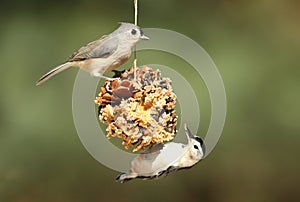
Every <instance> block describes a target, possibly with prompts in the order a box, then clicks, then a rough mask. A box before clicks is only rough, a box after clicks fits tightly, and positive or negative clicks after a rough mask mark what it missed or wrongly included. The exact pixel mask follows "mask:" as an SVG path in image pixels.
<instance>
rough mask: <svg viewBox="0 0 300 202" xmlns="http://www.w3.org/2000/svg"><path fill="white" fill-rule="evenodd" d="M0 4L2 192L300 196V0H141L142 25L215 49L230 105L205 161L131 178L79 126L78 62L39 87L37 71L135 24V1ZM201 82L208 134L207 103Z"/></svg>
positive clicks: (176, 63)
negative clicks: (103, 157)
mask: <svg viewBox="0 0 300 202" xmlns="http://www.w3.org/2000/svg"><path fill="white" fill-rule="evenodd" d="M0 11H1V12H0V61H1V68H0V72H1V74H0V95H1V98H0V201H1V202H37V201H44V202H48V201H49V202H50V201H51V202H52V201H57V202H62V201H64V202H65V201H72V202H75V201H76V202H77V201H78V202H81V201H167V200H168V201H222V202H223V201H224V202H235V201H238V202H239V201H251V202H252V201H272V202H274V201H299V198H300V194H299V187H300V173H299V170H300V162H299V152H300V149H299V141H300V136H299V135H300V126H299V125H300V124H299V120H300V116H299V113H300V105H299V101H300V94H299V90H300V88H299V87H300V79H299V76H300V69H299V64H300V62H299V53H300V26H299V19H300V2H299V1H297V0H260V1H258V0H254V1H244V0H240V1H238V0H230V1H221V0H210V1H199V0H188V1H183V0H164V1H158V0H144V1H140V5H139V25H140V26H142V27H155V28H165V29H170V30H174V31H177V32H179V33H182V34H185V35H187V36H188V37H190V38H192V39H193V40H195V41H196V42H198V43H199V44H200V45H201V46H202V47H203V48H204V49H205V50H206V51H207V52H208V53H209V54H210V56H211V57H212V59H213V60H214V62H215V63H216V65H217V67H218V69H219V71H220V73H221V75H222V77H223V80H224V84H225V87H226V92H227V99H228V103H227V106H228V113H227V120H226V124H225V127H224V131H223V135H222V137H221V139H220V141H219V143H218V145H217V147H216V148H215V150H214V151H213V152H212V153H211V154H210V155H209V156H208V158H206V159H205V160H204V161H202V162H201V163H199V164H198V165H197V166H195V167H194V168H192V169H190V170H187V171H182V172H178V173H176V174H173V175H170V176H169V177H167V178H164V179H160V180H154V181H141V180H136V181H132V182H130V183H127V184H119V183H117V182H115V181H114V178H115V177H116V176H117V174H118V173H117V172H116V171H113V170H110V169H108V168H106V167H105V166H103V165H101V164H100V163H98V161H96V160H94V159H93V158H92V157H91V156H90V155H89V153H88V152H87V151H86V150H85V148H84V147H83V145H82V144H81V142H80V140H79V138H78V136H77V133H76V130H75V127H74V124H73V118H72V89H73V83H74V80H75V77H76V73H77V69H75V68H74V69H70V70H68V71H66V72H64V73H62V74H60V75H58V76H56V77H55V78H53V79H51V80H49V81H48V82H47V83H45V84H44V85H42V86H40V87H36V86H35V81H36V80H37V79H38V78H39V77H40V76H41V75H42V74H44V73H45V72H46V71H48V70H49V69H50V68H52V67H54V66H56V65H58V64H59V63H61V62H62V61H64V60H65V59H66V58H67V57H68V55H69V54H71V53H72V52H73V51H75V50H76V49H78V48H79V47H80V46H82V45H84V44H86V43H87V42H90V41H92V40H95V39H97V38H98V37H100V36H101V35H103V34H107V33H110V32H111V31H112V30H114V29H115V28H116V27H117V22H119V21H129V22H133V2H132V1H129V0H118V1H117V0H111V1H104V0H98V1H92V0H86V1H83V0H72V1H71V0H64V1H58V0H52V1H48V0H44V1H41V0H27V1H21V0H2V1H1V7H0ZM187 51H188V50H187ZM138 57H139V64H147V63H160V64H164V65H168V66H172V67H174V68H175V69H176V68H178V69H181V70H182V69H183V68H184V67H185V65H186V64H185V62H184V61H182V60H181V59H178V58H176V57H174V56H172V55H168V54H166V53H162V52H155V51H152V52H151V51H148V52H147V51H145V52H141V53H138ZM131 64H132V63H131V62H128V63H127V64H125V65H124V66H123V67H122V68H128V67H129V66H130V65H131ZM122 68H121V69H122ZM201 91H202V90H199V91H198V92H199V95H200V97H201V95H202V97H201V99H203V102H202V103H201V110H202V111H203V112H204V115H202V114H201V119H202V121H203V123H204V124H203V127H201V129H200V130H199V131H198V135H200V136H203V135H204V134H205V130H206V129H205V125H206V127H207V125H208V122H209V109H210V106H209V100H208V98H207V93H206V92H203V93H202V92H201ZM91 103H92V102H91Z"/></svg>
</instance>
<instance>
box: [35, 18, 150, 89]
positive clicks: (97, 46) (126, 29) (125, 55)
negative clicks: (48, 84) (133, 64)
mask: <svg viewBox="0 0 300 202" xmlns="http://www.w3.org/2000/svg"><path fill="white" fill-rule="evenodd" d="M148 39H149V37H147V36H146V35H144V33H143V31H142V29H141V28H140V27H139V26H136V25H134V24H132V23H127V22H121V23H120V26H119V28H117V29H116V30H115V31H113V32H112V33H111V34H109V35H104V36H102V37H101V38H99V39H98V40H95V41H92V42H90V43H88V44H87V45H85V46H83V47H81V48H80V49H78V50H77V51H76V52H74V53H73V54H72V55H71V56H69V58H68V59H67V61H66V62H64V63H63V64H61V65H59V66H57V67H55V68H54V69H52V70H50V71H49V72H47V73H46V74H44V75H43V76H42V77H41V78H40V79H39V80H38V81H37V82H36V85H40V84H42V83H44V82H45V81H47V80H48V79H49V78H51V77H52V76H54V75H56V74H58V73H59V72H62V71H64V70H66V69H68V68H70V67H79V68H80V69H83V70H85V71H87V72H89V73H90V74H91V76H94V77H99V78H104V79H107V80H113V79H112V78H109V77H105V76H103V74H104V73H105V72H109V71H111V70H113V69H115V68H117V67H119V66H121V65H122V64H124V63H125V62H126V61H128V59H129V58H130V56H131V53H132V50H133V48H134V46H135V45H136V43H137V42H139V41H140V40H148Z"/></svg>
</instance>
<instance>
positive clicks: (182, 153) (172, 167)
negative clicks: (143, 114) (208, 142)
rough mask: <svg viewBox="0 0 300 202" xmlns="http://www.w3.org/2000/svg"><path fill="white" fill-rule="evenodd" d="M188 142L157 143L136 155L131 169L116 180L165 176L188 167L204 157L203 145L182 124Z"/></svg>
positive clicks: (200, 140)
mask: <svg viewBox="0 0 300 202" xmlns="http://www.w3.org/2000/svg"><path fill="white" fill-rule="evenodd" d="M184 128H185V133H186V136H187V138H188V144H187V145H185V144H182V143H174V142H170V143H167V144H158V145H156V148H155V149H154V150H155V151H153V149H150V151H145V152H144V153H141V154H139V155H137V157H135V158H134V159H133V161H132V162H131V169H130V170H129V171H128V172H126V173H122V174H120V175H119V176H118V177H117V178H116V180H117V181H120V182H126V181H128V180H131V179H134V178H142V179H153V178H159V177H162V176H166V175H168V174H169V173H171V172H175V171H177V170H180V169H185V168H190V167H192V166H194V165H195V164H196V163H198V162H199V161H200V160H201V159H203V157H204V152H205V145H204V144H203V141H202V139H201V138H200V137H198V136H194V135H193V134H192V133H191V132H190V130H189V129H188V128H187V126H186V124H185V125H184Z"/></svg>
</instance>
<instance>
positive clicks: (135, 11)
mask: <svg viewBox="0 0 300 202" xmlns="http://www.w3.org/2000/svg"><path fill="white" fill-rule="evenodd" d="M133 3H134V24H135V25H136V26H137V20H138V18H137V17H138V0H134V2H133ZM136 66H137V59H136V46H134V60H133V67H134V74H133V76H134V80H135V79H136V75H135V74H136V73H135V72H136Z"/></svg>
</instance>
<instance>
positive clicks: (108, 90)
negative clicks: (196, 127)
mask: <svg viewBox="0 0 300 202" xmlns="http://www.w3.org/2000/svg"><path fill="white" fill-rule="evenodd" d="M115 76H118V77H120V79H119V80H113V81H108V80H107V81H106V82H105V84H104V86H101V87H100V89H101V91H100V93H99V96H98V97H96V100H95V103H96V104H97V105H99V110H98V112H99V120H100V121H101V122H102V123H104V124H106V125H107V128H106V131H107V135H106V136H107V137H108V138H111V137H118V138H122V140H123V142H122V144H123V145H124V147H125V148H126V149H128V148H130V147H132V148H133V152H136V151H139V150H144V149H146V148H149V147H151V146H153V145H154V144H157V143H162V142H168V141H170V140H172V139H173V138H174V137H175V134H176V132H177V131H176V124H177V115H176V111H175V109H174V108H175V105H176V95H175V93H174V92H173V90H172V86H171V80H170V79H169V78H165V77H161V73H160V71H159V70H153V69H152V68H150V67H147V66H143V67H141V68H138V69H137V70H136V74H135V79H134V69H133V68H130V69H129V70H128V71H124V72H122V73H119V75H117V74H116V75H115Z"/></svg>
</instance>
